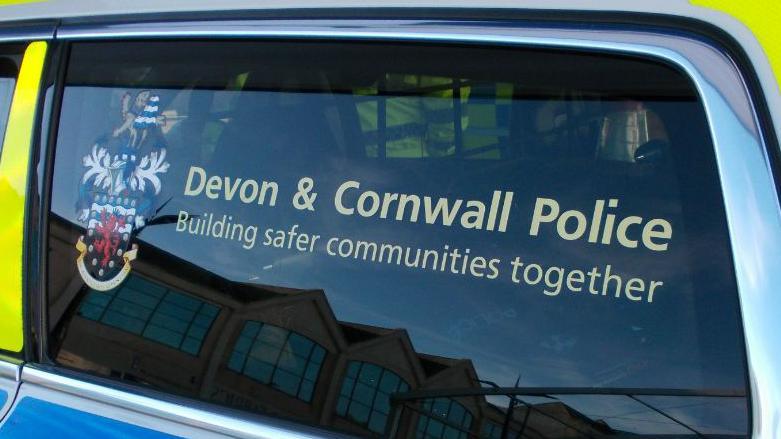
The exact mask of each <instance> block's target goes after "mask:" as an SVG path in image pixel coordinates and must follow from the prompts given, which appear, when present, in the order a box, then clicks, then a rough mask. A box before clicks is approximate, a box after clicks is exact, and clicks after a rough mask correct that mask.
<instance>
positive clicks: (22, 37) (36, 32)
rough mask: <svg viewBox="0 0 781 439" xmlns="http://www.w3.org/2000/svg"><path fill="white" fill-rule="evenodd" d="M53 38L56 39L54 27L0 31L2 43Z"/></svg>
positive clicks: (0, 41)
mask: <svg viewBox="0 0 781 439" xmlns="http://www.w3.org/2000/svg"><path fill="white" fill-rule="evenodd" d="M52 38H54V26H35V27H30V28H24V27H20V28H13V29H0V43H13V42H22V41H34V40H51V39H52Z"/></svg>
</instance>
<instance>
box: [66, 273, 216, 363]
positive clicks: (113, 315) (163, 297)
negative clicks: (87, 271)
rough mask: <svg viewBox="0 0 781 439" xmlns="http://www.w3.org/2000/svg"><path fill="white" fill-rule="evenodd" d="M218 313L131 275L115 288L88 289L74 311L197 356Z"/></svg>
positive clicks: (197, 301)
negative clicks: (104, 290)
mask: <svg viewBox="0 0 781 439" xmlns="http://www.w3.org/2000/svg"><path fill="white" fill-rule="evenodd" d="M218 312H219V308H218V307H217V306H215V305H212V304H210V303H208V302H205V301H202V300H198V299H196V298H195V297H192V296H190V295H188V294H184V293H182V292H180V291H174V290H171V289H168V288H165V287H163V286H160V285H157V284H155V283H153V282H150V281H148V280H145V279H143V278H141V277H139V276H131V277H130V278H129V279H128V280H127V282H125V283H124V284H123V285H122V286H121V287H119V288H117V289H115V290H112V291H109V292H105V293H104V292H99V291H94V290H90V291H89V292H88V293H87V295H86V297H85V298H84V302H83V303H82V304H81V307H80V308H79V312H78V314H79V315H80V316H81V317H84V318H86V319H90V320H97V321H99V322H101V323H105V324H106V325H109V326H113V327H115V328H119V329H122V330H125V331H128V332H131V333H133V334H140V335H141V336H143V337H145V338H148V339H150V340H154V341H156V342H158V343H162V344H164V345H167V346H171V347H173V348H176V349H180V350H182V351H184V352H187V353H188V354H192V355H198V352H199V351H200V350H201V344H202V343H203V338H204V337H205V336H206V333H207V332H208V331H209V328H210V327H211V325H212V323H213V322H214V318H215V317H216V316H217V313H218Z"/></svg>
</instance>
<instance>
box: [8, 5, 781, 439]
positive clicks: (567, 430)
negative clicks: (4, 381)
mask: <svg viewBox="0 0 781 439" xmlns="http://www.w3.org/2000/svg"><path fill="white" fill-rule="evenodd" d="M350 23H351V24H352V25H358V24H360V27H359V28H356V29H352V28H351V29H350V30H346V29H344V28H343V26H342V24H343V23H328V22H322V21H318V20H314V21H311V22H288V21H284V20H280V21H271V22H241V23H238V22H230V21H229V22H219V23H215V22H211V23H208V24H205V23H200V22H193V23H188V22H185V23H178V24H177V25H176V26H174V25H172V24H170V23H146V24H139V25H107V26H104V27H98V26H93V27H90V26H89V25H79V26H77V25H73V26H64V27H62V28H60V29H59V30H58V38H57V40H56V43H57V49H56V52H55V53H56V54H57V55H56V57H55V56H54V55H52V56H53V58H52V59H56V60H57V62H56V64H52V67H51V69H52V73H51V74H49V75H48V76H47V78H46V79H45V80H44V82H43V83H44V87H46V89H47V90H51V91H50V92H48V93H41V100H40V102H41V104H39V105H40V106H41V108H43V109H44V110H42V116H41V122H42V125H43V126H42V128H44V129H45V134H44V135H41V136H40V137H41V141H40V146H41V148H40V150H41V154H40V159H36V158H35V157H36V156H35V155H32V156H31V157H33V161H36V160H40V162H39V163H38V162H36V163H33V164H32V165H31V166H30V169H31V172H33V173H35V175H34V177H31V179H30V181H31V182H33V184H40V191H41V194H44V196H43V197H41V199H40V200H33V201H32V202H37V203H38V206H37V208H36V209H31V210H30V212H31V214H33V215H38V216H37V217H35V218H36V220H35V221H33V220H28V223H27V224H29V227H33V228H34V230H32V231H31V230H29V229H28V232H27V233H28V234H29V236H33V234H34V233H37V236H40V242H36V241H35V240H28V242H27V243H26V245H27V246H28V247H27V248H29V249H30V250H28V251H31V252H35V251H38V252H39V253H38V254H39V255H40V261H39V263H37V264H30V265H28V268H29V269H31V270H33V271H32V273H33V274H34V275H31V276H28V277H27V282H28V283H27V284H26V287H27V288H28V289H29V300H30V302H29V306H28V311H29V313H30V321H31V323H30V329H31V330H34V333H35V334H36V336H35V337H34V338H33V336H32V335H31V334H28V335H27V338H26V339H25V343H27V344H28V345H29V346H30V348H29V349H30V350H31V352H29V353H28V354H27V355H26V356H24V357H20V358H24V359H26V360H28V363H26V364H25V365H24V367H23V368H22V371H21V386H20V387H19V391H18V395H17V396H16V398H15V401H14V405H13V407H12V408H11V412H10V414H9V416H7V417H6V419H5V420H4V421H3V423H2V425H0V433H5V434H8V435H27V434H34V433H35V432H37V431H47V432H57V433H60V434H71V435H84V434H94V435H111V434H113V435H117V436H123V435H125V436H129V435H133V436H136V435H138V436H152V437H153V436H160V435H173V436H187V437H189V436H198V437H200V436H221V435H222V436H254V437H258V436H259V437H279V436H280V435H288V436H301V435H304V436H337V435H355V436H380V435H385V436H391V437H443V438H450V437H487V438H494V437H508V436H510V435H511V436H513V437H560V436H574V437H603V436H609V435H615V434H622V433H626V434H636V435H647V436H654V435H660V434H674V435H680V436H690V435H693V436H697V435H702V434H719V435H728V436H737V437H740V436H745V435H747V434H748V431H749V429H750V422H749V415H748V413H749V412H748V397H749V388H748V386H747V377H748V373H749V371H748V370H747V368H746V363H745V355H746V349H745V345H744V338H743V334H744V332H743V331H744V328H743V323H742V319H741V314H740V311H741V308H740V304H741V302H740V300H741V296H740V295H739V292H740V294H743V292H744V291H748V290H750V288H751V285H748V284H747V283H746V282H747V280H746V276H748V274H747V273H745V272H743V271H741V267H742V265H740V264H739V263H738V264H735V259H733V257H737V256H736V255H739V254H740V253H739V252H740V250H741V249H744V247H743V246H744V245H745V241H740V240H738V239H737V237H739V236H744V235H743V233H744V232H743V231H742V230H744V229H743V228H742V227H748V226H747V224H749V225H750V224H753V223H751V221H760V222H761V220H760V219H757V218H756V217H755V216H749V217H746V216H745V215H744V214H745V213H746V211H745V209H743V210H741V208H740V207H737V206H736V203H737V205H738V206H742V205H740V202H741V200H745V198H735V194H736V192H735V189H734V187H733V186H731V185H733V184H739V182H741V181H744V182H745V181H746V180H745V179H750V181H752V182H753V183H752V191H749V192H747V194H748V195H745V194H744V195H742V197H749V198H752V197H756V198H757V199H759V198H763V197H770V196H771V194H772V187H773V186H772V184H770V183H772V176H771V175H770V174H769V171H768V170H767V169H765V168H761V167H758V163H760V162H762V160H764V157H765V155H764V154H765V150H764V148H763V143H762V140H761V136H760V135H759V132H760V128H759V127H756V126H753V125H751V123H753V121H754V119H753V118H752V117H750V116H751V112H752V110H751V107H750V106H747V104H746V102H747V99H748V97H747V96H748V95H747V92H746V90H744V89H742V88H740V87H741V86H740V84H741V81H740V80H739V79H740V75H739V74H738V73H737V72H736V71H735V70H734V66H733V64H732V63H730V60H729V58H727V57H726V56H725V55H723V54H722V53H720V52H718V51H713V50H711V49H709V48H707V47H706V48H703V46H702V45H701V44H700V43H699V42H698V41H695V40H692V39H689V38H685V37H682V36H679V35H668V34H665V33H664V32H660V31H658V30H653V29H646V30H643V31H638V32H634V33H631V32H630V33H624V32H617V31H616V32H614V33H612V32H610V31H609V30H608V29H605V30H603V32H601V33H599V34H598V35H595V34H593V33H590V32H587V31H583V30H579V29H577V28H573V29H571V32H573V35H577V38H574V39H572V40H568V41H562V40H561V39H560V38H558V37H559V35H560V32H561V29H557V28H546V27H539V28H530V27H525V26H508V27H496V26H495V25H496V23H492V22H490V21H487V22H481V23H480V24H479V26H478V29H479V31H476V30H475V29H474V28H470V27H469V26H467V25H465V24H464V23H458V22H447V21H443V22H440V23H436V24H427V25H415V26H412V25H410V24H409V23H405V22H393V21H391V22H386V21H382V22H381V21H372V20H366V21H361V20H356V21H352V22H350ZM169 25H170V26H173V27H172V28H171V29H168V28H167V26H169ZM204 26H206V27H204ZM163 29H164V30H163ZM194 29H199V31H198V32H199V33H198V35H199V38H198V39H194V38H192V35H193V32H194ZM212 29H214V31H213V32H212ZM217 29H219V31H217ZM150 35H151V36H154V37H155V38H154V39H152V40H150V39H149V37H150ZM291 38H292V39H291ZM410 40H413V41H410ZM497 42H501V43H502V44H496V43H497ZM467 43H468V44H467ZM31 47H32V46H31ZM453 60H458V62H453ZM55 65H56V67H55ZM704 66H708V67H707V70H706V69H705V67H704ZM714 66H715V67H714ZM716 68H717V69H718V71H719V73H720V74H719V75H714V74H713V70H712V69H716ZM49 87H51V88H49ZM725 96H726V98H725ZM725 99H726V101H725ZM47 118H48V119H47ZM746 124H748V125H746ZM30 132H31V133H32V131H30ZM29 135H32V134H29ZM735 136H742V137H739V140H740V142H739V143H740V145H741V146H740V147H738V146H732V145H733V144H732V143H729V142H728V140H730V139H732V140H734V139H736V138H738V137H735ZM31 144H32V145H35V143H34V142H31ZM735 145H736V144H735ZM725 157H730V158H731V160H734V161H735V162H733V163H736V162H737V161H741V162H745V163H746V166H745V167H740V166H738V167H736V166H729V165H728V164H727V163H724V160H725ZM0 165H2V162H0ZM736 182H738V183H736ZM755 201H756V200H755ZM752 205H754V204H752ZM743 207H745V206H743ZM772 207H777V206H776V205H772ZM762 215H763V217H765V218H767V217H775V216H778V212H777V211H775V210H770V211H767V212H765V211H763V212H762ZM773 215H775V216H773ZM778 232H779V231H778V230H775V229H773V230H772V231H769V232H768V233H771V235H772V233H775V234H777V233H778ZM772 236H776V235H772ZM36 245H37V246H36ZM30 246H32V247H30ZM760 262H761V261H759V260H758V261H757V263H760ZM20 269H21V268H20ZM743 312H751V308H750V307H749V308H745V307H744V308H743ZM20 329H21V327H20ZM33 340H35V344H34V345H32V343H33Z"/></svg>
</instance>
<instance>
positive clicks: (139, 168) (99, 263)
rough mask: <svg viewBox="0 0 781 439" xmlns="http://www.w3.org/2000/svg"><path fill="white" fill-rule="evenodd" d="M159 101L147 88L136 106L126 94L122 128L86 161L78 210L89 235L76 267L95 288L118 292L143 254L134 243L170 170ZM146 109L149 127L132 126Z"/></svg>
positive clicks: (82, 241)
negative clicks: (162, 142)
mask: <svg viewBox="0 0 781 439" xmlns="http://www.w3.org/2000/svg"><path fill="white" fill-rule="evenodd" d="M158 101H159V98H158V97H157V96H156V95H152V94H151V92H149V91H148V90H144V91H141V92H139V93H138V94H137V97H136V99H135V107H132V106H131V105H130V95H129V94H126V95H125V97H123V101H122V102H123V106H122V125H121V126H120V127H119V128H117V129H116V130H114V131H113V135H112V138H111V139H112V140H111V141H104V142H103V143H100V142H99V143H96V144H95V145H93V147H92V151H91V152H90V153H89V154H87V155H86V156H84V157H83V159H82V163H83V165H84V167H85V168H87V169H86V171H85V173H84V176H83V177H82V181H81V185H80V189H79V192H80V197H79V202H78V206H77V210H78V211H79V218H78V219H79V221H81V222H83V223H85V225H86V232H85V234H84V235H82V236H81V237H79V240H78V242H77V243H76V249H77V250H78V251H79V256H78V258H77V259H76V264H77V267H78V270H79V274H80V275H81V277H82V279H83V280H84V282H85V283H86V284H87V285H88V286H89V287H91V288H92V289H94V290H98V291H107V290H110V289H113V288H116V287H117V286H119V285H120V284H121V283H122V281H124V280H125V278H126V277H127V275H128V274H130V269H131V267H130V262H131V261H132V260H133V259H135V257H136V255H137V253H138V248H137V246H136V244H134V243H133V242H132V241H133V235H134V232H137V229H138V230H140V228H142V227H143V226H144V224H145V222H146V220H148V219H149V217H150V215H153V214H154V212H155V205H156V202H155V199H156V197H157V195H158V194H159V193H160V189H161V186H162V185H161V181H160V175H161V174H164V173H165V172H167V170H168V166H169V165H168V162H166V161H165V156H166V150H165V148H163V147H161V146H160V144H159V143H158V141H159V136H158V134H159V133H157V125H158V122H159V119H158V117H157V115H156V113H154V112H151V111H152V110H154V109H156V108H157V107H156V103H157V102H158ZM152 104H155V105H152ZM136 107H137V108H136ZM141 109H144V111H146V112H147V113H149V114H147V113H143V114H145V116H144V117H143V121H144V123H143V124H139V123H130V122H133V121H134V120H136V119H138V118H139V117H141V116H140V115H141V114H142V112H141ZM150 112H151V113H150ZM136 122H137V121H136Z"/></svg>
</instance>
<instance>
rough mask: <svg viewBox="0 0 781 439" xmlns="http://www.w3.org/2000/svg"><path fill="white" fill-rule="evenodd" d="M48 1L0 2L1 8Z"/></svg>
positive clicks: (11, 0) (10, 0) (9, 0)
mask: <svg viewBox="0 0 781 439" xmlns="http://www.w3.org/2000/svg"><path fill="white" fill-rule="evenodd" d="M45 1H48V0H0V6H10V5H20V4H22V3H41V2H45Z"/></svg>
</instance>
